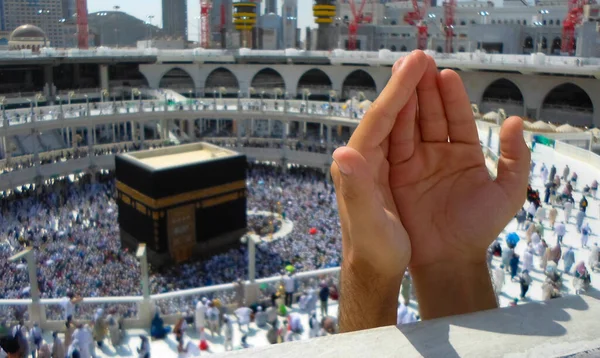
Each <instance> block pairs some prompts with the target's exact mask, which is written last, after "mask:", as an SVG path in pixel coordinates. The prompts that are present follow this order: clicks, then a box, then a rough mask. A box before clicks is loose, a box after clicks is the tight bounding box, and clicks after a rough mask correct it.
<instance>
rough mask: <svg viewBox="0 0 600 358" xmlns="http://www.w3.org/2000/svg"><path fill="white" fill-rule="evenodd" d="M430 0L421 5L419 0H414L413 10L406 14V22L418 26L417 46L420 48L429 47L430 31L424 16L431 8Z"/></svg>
mask: <svg viewBox="0 0 600 358" xmlns="http://www.w3.org/2000/svg"><path fill="white" fill-rule="evenodd" d="M427 1H428V0H424V1H423V2H422V6H421V7H419V3H418V2H417V0H412V6H413V11H409V12H407V13H406V15H404V22H406V23H407V24H409V25H412V26H416V28H417V48H418V49H419V50H425V49H427V37H428V34H429V31H428V29H427V23H426V22H425V20H424V18H425V15H426V14H427V10H428V9H429V4H428V3H427Z"/></svg>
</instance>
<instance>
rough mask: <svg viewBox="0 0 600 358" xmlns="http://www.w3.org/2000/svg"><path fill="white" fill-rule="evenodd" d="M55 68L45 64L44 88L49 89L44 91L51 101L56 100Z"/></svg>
mask: <svg viewBox="0 0 600 358" xmlns="http://www.w3.org/2000/svg"><path fill="white" fill-rule="evenodd" d="M53 87H54V68H53V67H52V65H45V66H44V88H47V89H48V91H46V93H44V94H45V95H46V97H49V98H48V99H49V100H50V102H54V91H53Z"/></svg>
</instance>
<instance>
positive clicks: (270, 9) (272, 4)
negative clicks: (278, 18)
mask: <svg viewBox="0 0 600 358" xmlns="http://www.w3.org/2000/svg"><path fill="white" fill-rule="evenodd" d="M270 13H274V14H277V0H267V1H265V15H266V14H270Z"/></svg>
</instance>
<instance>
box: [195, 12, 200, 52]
mask: <svg viewBox="0 0 600 358" xmlns="http://www.w3.org/2000/svg"><path fill="white" fill-rule="evenodd" d="M194 19H196V20H198V47H202V44H201V43H200V38H201V37H202V34H201V33H200V32H201V31H202V30H201V28H202V25H201V24H200V19H202V18H201V17H200V16H196V17H194Z"/></svg>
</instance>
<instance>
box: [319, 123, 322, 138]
mask: <svg viewBox="0 0 600 358" xmlns="http://www.w3.org/2000/svg"><path fill="white" fill-rule="evenodd" d="M319 138H321V139H322V138H323V123H319Z"/></svg>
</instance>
